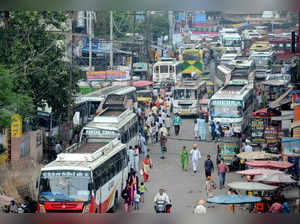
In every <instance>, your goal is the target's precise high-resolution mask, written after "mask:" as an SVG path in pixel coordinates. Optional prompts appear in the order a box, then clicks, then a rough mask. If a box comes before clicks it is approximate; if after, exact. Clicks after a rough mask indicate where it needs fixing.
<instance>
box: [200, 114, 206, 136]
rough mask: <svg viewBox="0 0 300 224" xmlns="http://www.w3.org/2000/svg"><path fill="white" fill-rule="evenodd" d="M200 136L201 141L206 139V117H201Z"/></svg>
mask: <svg viewBox="0 0 300 224" xmlns="http://www.w3.org/2000/svg"><path fill="white" fill-rule="evenodd" d="M199 136H200V140H201V141H205V139H206V122H205V119H199Z"/></svg>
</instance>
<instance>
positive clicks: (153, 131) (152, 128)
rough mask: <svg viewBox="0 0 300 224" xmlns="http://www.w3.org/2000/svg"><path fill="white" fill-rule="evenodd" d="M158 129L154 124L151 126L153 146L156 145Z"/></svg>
mask: <svg viewBox="0 0 300 224" xmlns="http://www.w3.org/2000/svg"><path fill="white" fill-rule="evenodd" d="M155 140H156V127H155V124H154V123H152V124H151V143H152V144H155V143H156V141H155Z"/></svg>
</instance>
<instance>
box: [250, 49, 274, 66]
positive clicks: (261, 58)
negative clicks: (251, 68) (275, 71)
mask: <svg viewBox="0 0 300 224" xmlns="http://www.w3.org/2000/svg"><path fill="white" fill-rule="evenodd" d="M249 59H252V60H254V63H255V67H256V68H257V69H267V70H268V69H270V68H271V65H272V63H273V61H274V54H273V52H272V51H271V52H254V53H252V54H251V55H250V56H249Z"/></svg>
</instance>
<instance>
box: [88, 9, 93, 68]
mask: <svg viewBox="0 0 300 224" xmlns="http://www.w3.org/2000/svg"><path fill="white" fill-rule="evenodd" d="M87 24H88V27H87V30H88V35H89V71H92V12H91V11H87Z"/></svg>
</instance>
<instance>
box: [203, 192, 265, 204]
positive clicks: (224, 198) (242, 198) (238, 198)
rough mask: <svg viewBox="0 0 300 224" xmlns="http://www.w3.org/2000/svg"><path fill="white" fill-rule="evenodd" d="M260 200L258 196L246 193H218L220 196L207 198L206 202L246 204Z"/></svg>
mask: <svg viewBox="0 0 300 224" xmlns="http://www.w3.org/2000/svg"><path fill="white" fill-rule="evenodd" d="M260 201H261V198H260V197H253V196H248V195H236V194H233V195H232V194H228V195H220V196H216V197H213V198H209V199H207V202H208V203H216V204H246V203H256V202H260Z"/></svg>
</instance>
